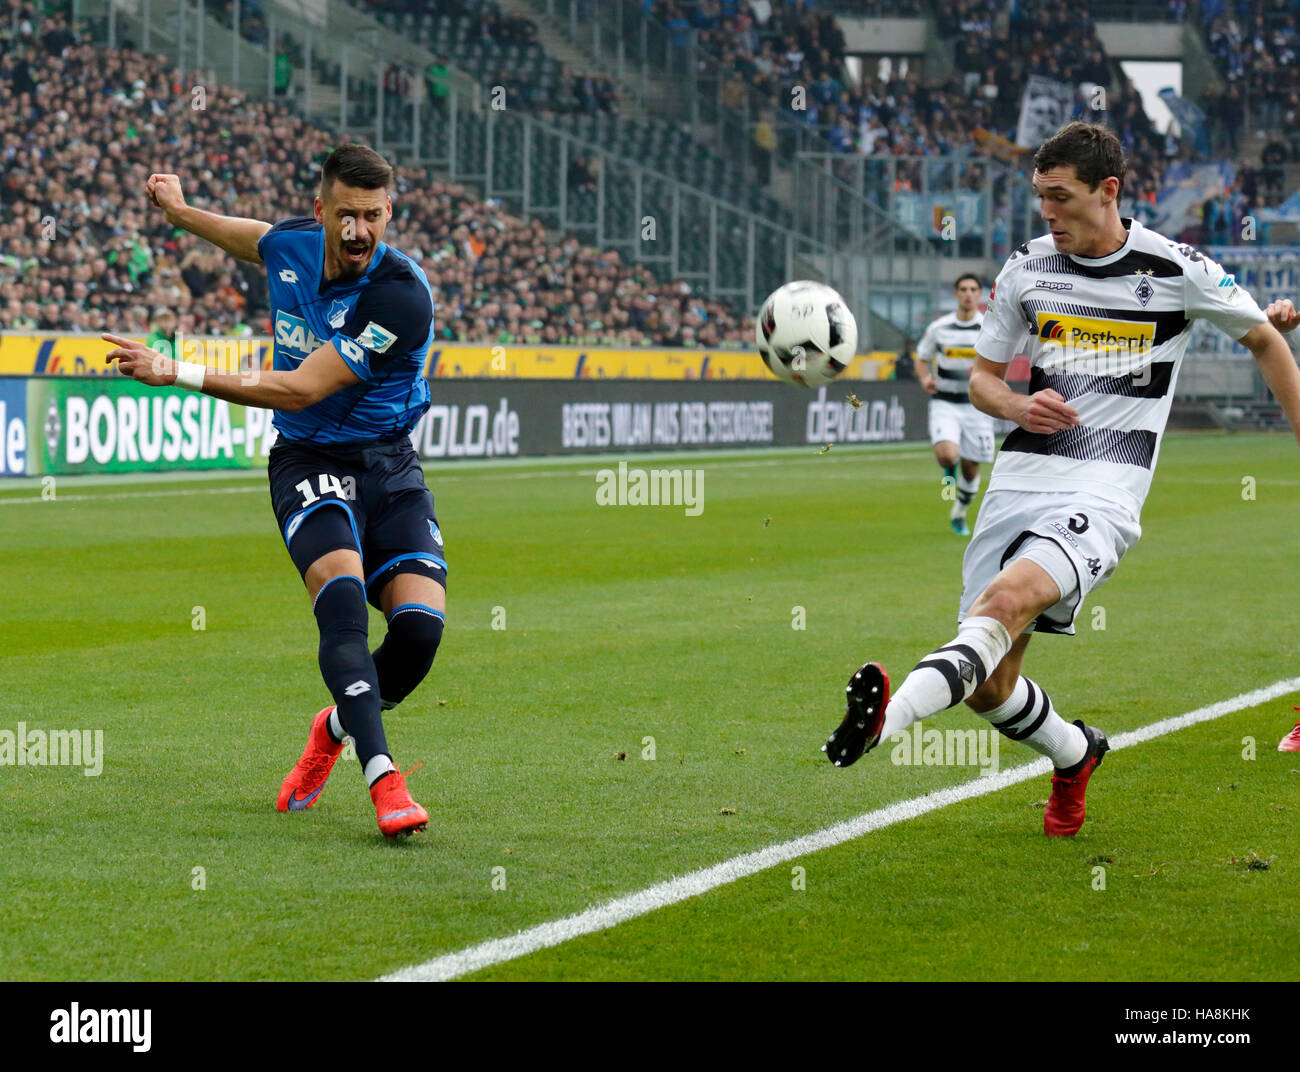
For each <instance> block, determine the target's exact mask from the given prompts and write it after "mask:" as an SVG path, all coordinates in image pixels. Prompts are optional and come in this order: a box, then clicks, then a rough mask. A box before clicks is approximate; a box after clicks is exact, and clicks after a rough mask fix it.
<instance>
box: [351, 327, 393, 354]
mask: <svg viewBox="0 0 1300 1072" xmlns="http://www.w3.org/2000/svg"><path fill="white" fill-rule="evenodd" d="M396 341H397V336H396V335H394V334H393V333H392V332H391V331H389V330H388V329H387V328H382V327H380V326H379V325H378V324H376V323H375V322H374V321H373V320H372V321H370V323H369V324H367V325H366V327H365V330H364V331H363V332H362V333H361V334H360V335H358V336H357V342H359V343H360V344H361V345H362V346H364V347H365V348H366V349H367V350H369V351H370V352H371V353H375V354H382V353H383V352H384V351H385V350H387V349H388V348H389V347H390V346H392V345H393V343H395V342H396Z"/></svg>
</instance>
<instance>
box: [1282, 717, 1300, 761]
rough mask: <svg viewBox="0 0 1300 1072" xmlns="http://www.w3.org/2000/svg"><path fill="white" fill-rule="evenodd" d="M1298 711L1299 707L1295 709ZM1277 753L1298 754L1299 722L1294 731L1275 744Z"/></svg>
mask: <svg viewBox="0 0 1300 1072" xmlns="http://www.w3.org/2000/svg"><path fill="white" fill-rule="evenodd" d="M1296 710H1297V711H1300V707H1297V708H1296ZM1277 750H1278V751H1279V752H1300V722H1297V723H1296V724H1295V729H1293V730H1292V731H1291V732H1290V733H1288V734H1287V735H1286V736H1285V737H1283V738H1282V740H1280V741H1279V742H1278V744H1277Z"/></svg>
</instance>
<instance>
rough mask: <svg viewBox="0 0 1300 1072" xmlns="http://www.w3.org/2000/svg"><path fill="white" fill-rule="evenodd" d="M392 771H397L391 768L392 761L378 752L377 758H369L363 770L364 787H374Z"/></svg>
mask: <svg viewBox="0 0 1300 1072" xmlns="http://www.w3.org/2000/svg"><path fill="white" fill-rule="evenodd" d="M392 770H397V768H396V767H394V766H393V761H392V759H391V758H389V757H388V756H386V755H384V753H383V752H380V753H379V755H377V756H371V757H370V762H369V763H367V764H366V766H365V770H364V774H365V778H366V785H368V786H369V785H374V784H375V783H376V782H377V781H379V779H380V778H382V777H383V776H384V775H385V774H387V773H388V772H389V771H392Z"/></svg>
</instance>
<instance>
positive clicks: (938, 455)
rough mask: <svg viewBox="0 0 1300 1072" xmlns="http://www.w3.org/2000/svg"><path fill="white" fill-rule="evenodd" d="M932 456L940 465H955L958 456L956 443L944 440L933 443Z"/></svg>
mask: <svg viewBox="0 0 1300 1072" xmlns="http://www.w3.org/2000/svg"><path fill="white" fill-rule="evenodd" d="M934 456H935V459H936V460H937V461H938V462H939V464H940V465H956V464H957V458H958V451H957V444H956V443H949V442H948V441H947V440H944V441H942V442H940V443H936V444H935V445H934Z"/></svg>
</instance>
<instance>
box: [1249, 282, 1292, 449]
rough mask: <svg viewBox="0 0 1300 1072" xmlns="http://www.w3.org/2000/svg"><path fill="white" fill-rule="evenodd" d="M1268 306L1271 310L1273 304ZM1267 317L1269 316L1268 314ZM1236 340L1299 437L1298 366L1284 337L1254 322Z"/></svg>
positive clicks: (1272, 329)
mask: <svg viewBox="0 0 1300 1072" xmlns="http://www.w3.org/2000/svg"><path fill="white" fill-rule="evenodd" d="M1273 304H1274V305H1276V304H1278V303H1276V302H1274V303H1273ZM1286 304H1287V305H1290V304H1291V303H1290V302H1287V303H1286ZM1269 309H1270V310H1271V309H1273V305H1270V306H1269ZM1291 312H1292V313H1293V312H1294V310H1291ZM1266 315H1268V314H1266ZM1269 319H1272V316H1271V315H1270V316H1269ZM1294 326H1295V325H1294V324H1293V325H1292V327H1294ZM1288 330H1289V329H1288ZM1237 341H1238V342H1240V343H1241V345H1242V346H1244V347H1245V348H1246V349H1247V350H1249V351H1250V352H1251V353H1252V354H1253V355H1254V357H1255V364H1257V365H1258V366H1259V371H1260V374H1261V375H1262V376H1263V377H1264V382H1265V383H1266V384H1268V389H1269V390H1270V391H1272V392H1273V397H1274V398H1276V399H1277V401H1278V404H1279V405H1280V406H1281V407H1282V412H1283V413H1285V414H1286V419H1287V421H1288V422H1289V423H1290V425H1291V431H1292V432H1293V433H1295V437H1296V439H1297V440H1300V369H1298V368H1296V363H1295V358H1294V357H1292V356H1291V348H1290V347H1289V346H1287V344H1286V339H1284V338H1282V336H1281V334H1280V333H1279V332H1278V330H1277V328H1275V327H1274V326H1273V325H1272V324H1256V325H1255V326H1254V327H1253V328H1251V329H1250V330H1249V331H1248V332H1246V334H1245V335H1243V336H1242V337H1241V338H1240V339H1238V340H1237Z"/></svg>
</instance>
